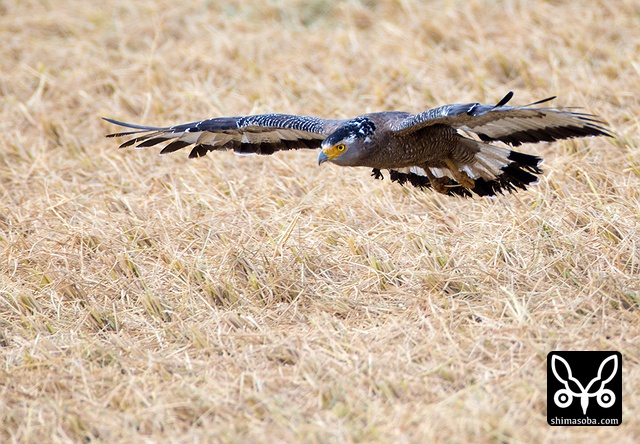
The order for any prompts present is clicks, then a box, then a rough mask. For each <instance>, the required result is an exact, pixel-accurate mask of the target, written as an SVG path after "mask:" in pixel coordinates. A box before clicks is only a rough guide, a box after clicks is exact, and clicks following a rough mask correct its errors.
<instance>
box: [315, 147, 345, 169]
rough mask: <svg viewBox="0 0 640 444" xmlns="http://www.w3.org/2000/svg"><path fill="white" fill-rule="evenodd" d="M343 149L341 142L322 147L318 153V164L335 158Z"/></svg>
mask: <svg viewBox="0 0 640 444" xmlns="http://www.w3.org/2000/svg"><path fill="white" fill-rule="evenodd" d="M344 150H345V146H344V144H342V143H339V144H337V145H334V146H330V147H329V148H323V149H322V151H320V153H319V154H318V165H321V164H323V163H325V162H326V161H327V160H331V159H335V158H336V157H338V156H339V155H340V154H342V153H343V152H344Z"/></svg>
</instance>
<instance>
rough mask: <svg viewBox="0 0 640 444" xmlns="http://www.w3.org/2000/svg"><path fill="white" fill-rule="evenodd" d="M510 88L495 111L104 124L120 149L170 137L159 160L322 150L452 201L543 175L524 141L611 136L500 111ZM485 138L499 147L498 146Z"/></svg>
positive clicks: (517, 110)
mask: <svg viewBox="0 0 640 444" xmlns="http://www.w3.org/2000/svg"><path fill="white" fill-rule="evenodd" d="M512 96H513V93H512V92H509V93H508V94H507V95H506V96H505V97H504V98H503V99H502V100H500V101H499V102H498V103H497V104H496V105H483V104H480V103H465V104H455V105H445V106H440V107H438V108H433V109H430V110H427V111H424V112H421V113H418V114H410V113H406V112H399V111H386V112H377V113H370V114H364V115H362V116H359V117H356V118H353V119H348V120H328V119H321V118H317V117H306V116H296V115H287V114H261V115H253V116H243V117H218V118H213V119H207V120H201V121H200V122H192V123H185V124H182V125H175V126H170V127H153V126H141V125H134V124H129V123H123V122H118V121H116V120H112V119H107V118H105V120H107V121H108V122H111V123H114V124H116V125H120V126H124V127H127V128H133V129H135V131H128V132H121V133H115V134H109V135H108V136H107V137H120V136H133V138H132V139H130V140H128V141H126V142H124V143H123V144H122V145H120V148H124V147H128V146H131V145H135V146H136V147H137V148H143V147H149V146H154V145H157V144H159V143H162V142H165V141H170V143H168V144H167V145H166V146H165V147H164V148H163V149H162V151H160V154H166V153H171V152H173V151H177V150H179V149H181V148H185V147H189V146H191V152H190V153H189V157H190V158H193V157H201V156H204V155H205V154H207V153H208V152H209V151H216V150H233V151H234V152H235V153H237V154H267V155H268V154H273V153H275V152H276V151H282V150H292V149H300V148H311V149H314V148H320V149H321V151H320V153H319V154H318V164H322V163H324V162H331V163H334V164H336V165H340V166H353V167H369V168H372V169H373V173H372V176H374V177H375V178H376V179H383V178H384V176H383V174H382V171H381V170H388V172H389V177H390V178H391V180H392V181H394V182H399V183H400V184H405V183H410V184H412V185H414V186H416V187H419V188H433V189H434V190H435V191H437V192H439V193H443V194H447V195H453V196H465V197H467V196H472V195H473V194H472V193H475V194H477V195H479V196H494V195H495V194H496V193H501V194H502V193H504V191H508V192H513V191H517V190H518V189H526V188H527V186H528V185H531V184H534V183H537V181H538V177H537V175H540V174H542V170H541V169H540V167H539V166H540V164H541V162H542V159H541V158H540V157H537V156H533V155H530V154H524V153H520V152H517V151H512V150H511V149H509V148H508V147H507V146H509V145H510V146H512V147H516V146H519V145H521V144H523V143H536V142H551V141H554V140H559V139H569V138H574V137H585V136H608V137H611V134H610V133H609V132H608V131H607V129H606V128H605V127H604V123H603V122H602V121H601V120H600V119H599V118H598V117H597V116H594V115H592V114H584V113H580V112H575V111H572V110H571V109H572V108H545V107H540V106H537V105H540V104H542V103H545V102H548V101H550V100H553V99H555V97H550V98H548V99H544V100H540V101H537V102H534V103H531V104H529V105H525V106H507V102H509V100H510V99H511V97H512ZM491 142H502V144H503V145H504V146H499V145H496V144H493V143H491Z"/></svg>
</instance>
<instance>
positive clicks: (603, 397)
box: [551, 355, 619, 415]
mask: <svg viewBox="0 0 640 444" xmlns="http://www.w3.org/2000/svg"><path fill="white" fill-rule="evenodd" d="M610 361H612V362H613V370H612V371H611V374H609V375H608V376H607V377H606V379H604V376H603V373H604V370H605V367H606V366H607V364H608V363H609V362H610ZM618 365H619V364H618V356H617V355H611V356H609V357H608V358H607V359H605V360H604V361H602V364H600V367H599V368H598V375H597V376H596V377H595V378H593V379H592V380H591V381H590V382H589V384H588V385H587V386H586V387H585V386H583V385H582V383H580V381H578V380H577V379H576V378H575V377H574V376H573V373H572V372H571V367H569V363H568V362H567V361H566V360H565V359H563V358H561V357H560V356H558V355H553V356H552V357H551V369H552V370H553V374H554V375H555V377H556V379H557V380H558V381H559V382H560V383H562V385H563V386H564V388H563V389H560V390H558V391H557V392H556V393H555V395H554V396H553V402H554V403H555V404H556V405H557V406H558V407H560V408H566V407H569V406H570V405H571V403H572V402H573V398H574V397H576V398H580V406H581V407H582V413H583V414H584V415H586V414H587V407H589V399H590V398H596V401H597V403H598V405H599V406H600V407H602V408H609V407H611V406H612V405H613V404H614V403H615V402H616V395H615V393H613V391H611V390H609V389H607V388H605V386H606V385H607V383H608V382H609V381H611V380H612V379H613V378H614V377H615V375H616V373H617V371H618ZM563 368H564V371H562V369H563ZM561 374H564V375H566V377H563V376H561Z"/></svg>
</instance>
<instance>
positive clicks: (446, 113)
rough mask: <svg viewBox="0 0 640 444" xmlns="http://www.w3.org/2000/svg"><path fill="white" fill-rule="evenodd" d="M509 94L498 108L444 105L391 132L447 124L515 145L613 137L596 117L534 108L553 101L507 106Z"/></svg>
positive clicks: (473, 105)
mask: <svg viewBox="0 0 640 444" xmlns="http://www.w3.org/2000/svg"><path fill="white" fill-rule="evenodd" d="M512 95H513V94H511V93H509V94H507V96H505V98H504V99H502V100H501V101H500V102H499V103H498V104H497V105H483V104H480V103H466V104H455V105H445V106H440V107H438V108H433V109H430V110H427V111H424V112H422V113H419V114H413V115H410V116H408V117H407V118H405V119H403V120H400V121H399V122H397V123H396V124H395V125H394V126H392V130H393V131H395V132H397V133H401V134H409V133H414V132H416V131H419V130H420V129H422V128H425V127H427V126H433V125H448V126H451V127H453V128H457V129H462V130H465V131H470V132H473V133H475V134H477V135H478V136H479V137H480V139H482V140H483V141H485V142H490V141H496V140H497V141H501V142H505V143H508V144H510V145H513V146H518V145H521V144H522V143H528V142H532V143H535V142H552V141H554V140H559V139H569V138H573V137H584V136H608V137H612V136H611V134H610V133H609V131H608V130H607V129H606V128H605V127H604V122H603V121H602V120H600V119H599V118H598V117H597V116H594V115H592V114H585V113H580V112H574V111H571V109H572V108H534V107H531V106H532V105H537V104H541V103H544V102H547V101H549V100H551V99H553V98H552V97H551V98H548V99H544V100H539V101H538V102H534V103H532V104H530V105H526V106H506V103H507V102H508V101H509V99H510V98H511V96H512Z"/></svg>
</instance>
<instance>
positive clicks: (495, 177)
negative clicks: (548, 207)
mask: <svg viewBox="0 0 640 444" xmlns="http://www.w3.org/2000/svg"><path fill="white" fill-rule="evenodd" d="M464 140H465V143H473V144H475V145H476V149H478V152H477V153H476V154H475V159H474V160H475V162H474V163H472V164H471V165H467V166H465V167H463V168H462V170H463V171H464V172H466V173H467V175H468V176H469V177H471V178H472V179H473V180H474V181H475V186H474V187H473V189H472V190H471V191H473V192H474V193H476V194H478V195H479V196H494V195H495V194H496V193H504V191H509V192H512V191H517V188H520V189H523V190H524V189H526V188H527V186H529V185H535V184H536V183H538V181H539V178H538V176H537V175H539V174H542V170H541V169H540V164H542V161H543V159H542V158H540V157H538V156H532V155H530V154H524V153H519V152H518V151H513V150H510V149H508V148H502V147H499V146H495V145H490V144H487V143H482V142H477V141H475V140H470V139H464Z"/></svg>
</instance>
